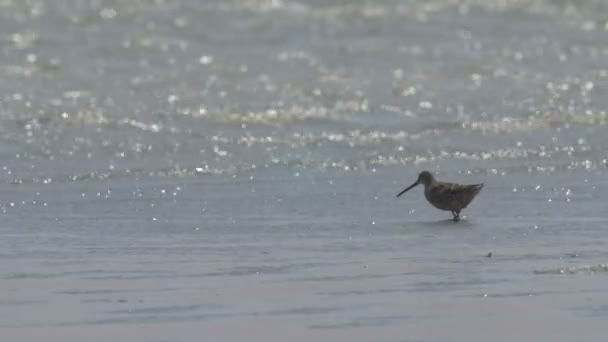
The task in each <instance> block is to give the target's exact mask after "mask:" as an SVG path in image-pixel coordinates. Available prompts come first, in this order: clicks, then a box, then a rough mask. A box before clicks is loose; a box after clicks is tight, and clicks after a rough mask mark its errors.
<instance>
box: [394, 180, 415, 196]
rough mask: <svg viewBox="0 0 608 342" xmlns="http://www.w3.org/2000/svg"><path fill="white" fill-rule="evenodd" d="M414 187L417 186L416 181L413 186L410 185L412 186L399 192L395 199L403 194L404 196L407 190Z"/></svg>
mask: <svg viewBox="0 0 608 342" xmlns="http://www.w3.org/2000/svg"><path fill="white" fill-rule="evenodd" d="M416 185H418V181H415V182H414V184H412V185H410V186H408V187H407V188H405V190H403V191H401V192H400V193H399V194H398V195H397V197H399V196H401V195H403V194H404V193H406V192H407V191H408V190H409V189H411V188H413V187H415V186H416Z"/></svg>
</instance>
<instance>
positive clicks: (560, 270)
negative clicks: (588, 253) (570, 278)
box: [534, 264, 608, 274]
mask: <svg viewBox="0 0 608 342" xmlns="http://www.w3.org/2000/svg"><path fill="white" fill-rule="evenodd" d="M605 272H608V264H599V265H592V266H589V265H587V266H571V267H550V268H544V269H540V270H534V274H579V273H587V274H595V273H605Z"/></svg>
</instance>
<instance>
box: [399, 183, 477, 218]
mask: <svg viewBox="0 0 608 342" xmlns="http://www.w3.org/2000/svg"><path fill="white" fill-rule="evenodd" d="M419 184H424V197H426V199H427V201H429V203H431V205H433V206H434V207H435V208H437V209H441V210H447V211H451V212H452V215H454V221H458V220H459V219H460V211H461V210H462V209H464V208H466V207H467V206H468V205H469V203H471V201H472V200H473V198H475V196H477V194H479V191H481V188H483V184H468V185H466V184H456V183H447V182H440V181H438V180H436V179H435V177H434V176H433V174H432V173H430V172H429V171H422V172H421V173H420V174H419V175H418V180H416V182H414V184H412V185H410V186H409V187H407V188H406V189H405V190H403V191H401V192H400V193H399V194H398V195H397V197H399V196H401V195H403V194H404V193H405V192H406V191H408V190H410V189H411V188H413V187H415V186H416V185H419Z"/></svg>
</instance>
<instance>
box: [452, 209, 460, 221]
mask: <svg viewBox="0 0 608 342" xmlns="http://www.w3.org/2000/svg"><path fill="white" fill-rule="evenodd" d="M452 215H454V222H458V221H460V211H454V210H452Z"/></svg>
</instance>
